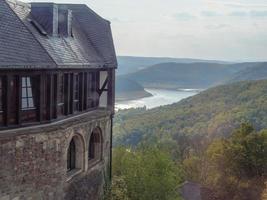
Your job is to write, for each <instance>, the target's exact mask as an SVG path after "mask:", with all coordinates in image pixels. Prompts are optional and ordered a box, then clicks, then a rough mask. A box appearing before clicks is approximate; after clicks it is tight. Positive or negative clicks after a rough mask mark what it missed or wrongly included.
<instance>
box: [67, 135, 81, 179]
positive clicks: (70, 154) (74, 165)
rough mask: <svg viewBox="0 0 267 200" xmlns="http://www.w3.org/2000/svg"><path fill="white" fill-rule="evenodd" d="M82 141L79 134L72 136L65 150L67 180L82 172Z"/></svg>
mask: <svg viewBox="0 0 267 200" xmlns="http://www.w3.org/2000/svg"><path fill="white" fill-rule="evenodd" d="M84 147H85V144H84V139H83V137H82V135H80V134H74V136H73V137H72V138H71V140H70V143H69V146H68V148H67V152H66V153H67V160H66V161H67V163H66V165H67V168H66V170H67V176H68V177H67V179H68V180H70V179H71V178H72V177H74V176H76V175H77V174H79V173H80V172H82V171H83V170H84V166H85V160H84V158H85V151H84Z"/></svg>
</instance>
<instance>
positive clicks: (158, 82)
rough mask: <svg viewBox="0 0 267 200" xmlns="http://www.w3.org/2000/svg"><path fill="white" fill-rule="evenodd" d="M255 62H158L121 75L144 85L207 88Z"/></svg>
mask: <svg viewBox="0 0 267 200" xmlns="http://www.w3.org/2000/svg"><path fill="white" fill-rule="evenodd" d="M253 66H255V63H244V64H220V63H205V62H200V63H176V62H168V63H160V64H156V65H153V66H150V67H147V68H145V69H142V70H139V71H137V72H134V73H130V74H126V75H123V77H124V78H126V79H129V80H134V81H136V82H138V83H139V84H141V85H142V86H144V87H152V88H162V89H177V88H195V89H197V88H201V89H204V88H209V87H212V86H215V85H219V84H221V83H223V82H224V81H225V80H227V79H229V78H230V77H232V76H233V75H234V74H235V73H237V72H239V71H241V70H244V69H246V68H248V67H253Z"/></svg>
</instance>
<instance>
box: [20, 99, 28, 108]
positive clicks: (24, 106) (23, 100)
mask: <svg viewBox="0 0 267 200" xmlns="http://www.w3.org/2000/svg"><path fill="white" fill-rule="evenodd" d="M21 107H22V108H28V105H27V99H22V102H21Z"/></svg>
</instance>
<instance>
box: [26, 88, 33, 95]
mask: <svg viewBox="0 0 267 200" xmlns="http://www.w3.org/2000/svg"><path fill="white" fill-rule="evenodd" d="M27 91H28V97H32V88H30V87H28V88H27Z"/></svg>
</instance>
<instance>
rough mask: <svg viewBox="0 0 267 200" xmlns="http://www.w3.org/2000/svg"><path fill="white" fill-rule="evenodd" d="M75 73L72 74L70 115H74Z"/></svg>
mask: <svg viewBox="0 0 267 200" xmlns="http://www.w3.org/2000/svg"><path fill="white" fill-rule="evenodd" d="M73 79H74V77H73V73H71V74H70V114H73V113H74V100H73V99H74V88H73V87H74V85H73V84H74V82H73Z"/></svg>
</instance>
